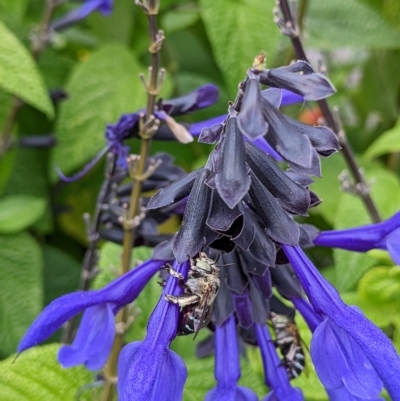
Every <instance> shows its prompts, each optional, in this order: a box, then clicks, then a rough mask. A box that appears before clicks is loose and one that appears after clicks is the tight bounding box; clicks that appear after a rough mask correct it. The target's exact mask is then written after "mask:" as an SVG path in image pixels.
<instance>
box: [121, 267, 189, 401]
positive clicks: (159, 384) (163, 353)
mask: <svg viewBox="0 0 400 401" xmlns="http://www.w3.org/2000/svg"><path fill="white" fill-rule="evenodd" d="M173 266H174V269H175V270H176V271H178V272H179V273H181V274H183V275H184V276H186V274H187V271H188V269H189V262H185V263H183V264H181V265H178V264H176V263H175V262H174V265H173ZM164 293H165V294H173V295H180V294H181V293H182V288H181V287H180V286H179V284H178V281H177V280H176V279H175V278H174V277H172V276H169V278H168V280H167V283H166V286H165V289H164ZM179 309H180V308H179V306H178V305H175V304H173V303H171V302H168V301H166V300H165V299H164V296H161V298H160V300H159V302H158V304H157V306H156V308H155V309H154V311H153V313H152V315H151V316H150V319H149V323H148V326H147V336H146V338H145V339H144V340H143V341H137V342H133V343H131V344H128V345H127V346H126V347H125V348H124V349H123V350H122V353H121V356H120V359H119V363H118V371H119V379H118V393H119V401H142V400H147V401H153V400H154V401H179V400H181V399H182V393H183V386H184V384H185V381H186V377H187V369H186V366H185V364H184V362H183V361H182V359H181V358H180V357H179V356H178V355H177V354H176V353H175V352H173V351H171V350H170V349H169V348H168V347H169V345H170V343H171V341H172V340H173V339H174V338H175V336H176V332H177V324H178V316H179Z"/></svg>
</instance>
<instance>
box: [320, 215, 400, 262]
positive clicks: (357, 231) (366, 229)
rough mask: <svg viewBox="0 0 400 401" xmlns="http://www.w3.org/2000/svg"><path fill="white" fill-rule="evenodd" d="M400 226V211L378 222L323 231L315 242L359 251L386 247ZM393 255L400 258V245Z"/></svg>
mask: <svg viewBox="0 0 400 401" xmlns="http://www.w3.org/2000/svg"><path fill="white" fill-rule="evenodd" d="M399 228H400V212H398V213H396V214H395V215H393V216H392V217H391V218H390V219H388V220H385V221H383V222H382V223H378V224H368V225H365V226H360V227H355V228H349V229H346V230H330V231H322V232H321V234H320V235H319V236H318V237H316V238H315V239H314V244H315V245H318V246H328V247H332V248H341V249H347V250H349V251H357V252H366V251H369V250H371V249H374V248H378V249H386V246H387V242H386V239H387V238H388V237H389V236H390V234H391V233H392V232H396V231H397V229H399ZM385 237H386V238H385ZM395 238H396V234H394V242H391V241H390V243H391V244H393V245H395ZM392 249H393V248H392ZM396 255H397V257H396ZM392 257H393V259H395V258H396V259H400V258H399V247H397V249H396V248H394V255H393V256H392ZM396 263H397V262H396Z"/></svg>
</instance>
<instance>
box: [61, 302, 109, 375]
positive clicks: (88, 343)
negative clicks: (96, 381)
mask: <svg viewBox="0 0 400 401" xmlns="http://www.w3.org/2000/svg"><path fill="white" fill-rule="evenodd" d="M114 336H115V320H114V313H113V310H112V306H111V305H109V304H106V305H98V306H92V307H91V308H88V309H86V311H85V313H84V314H83V317H82V321H81V324H80V325H79V329H78V333H77V335H76V337H75V340H74V342H73V343H72V345H63V346H62V347H61V348H60V350H59V352H58V360H59V362H60V363H61V365H62V366H63V367H64V368H69V367H71V366H76V365H79V364H84V365H85V366H86V368H87V369H89V370H100V369H101V368H102V367H103V366H104V365H105V363H106V362H107V358H108V355H109V353H110V351H111V348H112V345H113V341H114Z"/></svg>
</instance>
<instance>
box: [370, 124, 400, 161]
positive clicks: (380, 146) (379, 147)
mask: <svg viewBox="0 0 400 401" xmlns="http://www.w3.org/2000/svg"><path fill="white" fill-rule="evenodd" d="M394 152H400V119H399V120H397V123H396V125H395V126H394V127H393V128H391V129H390V130H388V131H386V132H384V133H383V134H382V135H381V136H380V137H379V138H378V139H377V140H376V141H375V142H374V143H373V144H372V145H371V146H370V147H369V148H368V149H367V150H366V152H365V154H364V156H365V157H366V158H368V159H372V158H374V157H378V156H381V155H384V154H386V153H394Z"/></svg>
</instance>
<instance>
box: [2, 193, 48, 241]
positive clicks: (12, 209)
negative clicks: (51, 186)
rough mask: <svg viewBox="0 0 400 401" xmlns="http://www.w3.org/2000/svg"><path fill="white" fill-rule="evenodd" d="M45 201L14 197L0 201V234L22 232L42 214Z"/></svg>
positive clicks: (34, 198) (20, 196)
mask: <svg viewBox="0 0 400 401" xmlns="http://www.w3.org/2000/svg"><path fill="white" fill-rule="evenodd" d="M45 208H46V201H45V199H43V198H37V197H34V196H28V195H26V196H24V195H14V196H7V197H6V198H3V199H1V200H0V233H1V234H9V233H16V232H18V231H22V230H24V229H25V228H28V227H30V226H31V225H32V224H33V223H35V222H36V221H37V220H38V219H39V218H40V217H41V216H42V215H43V213H44V211H45Z"/></svg>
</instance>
